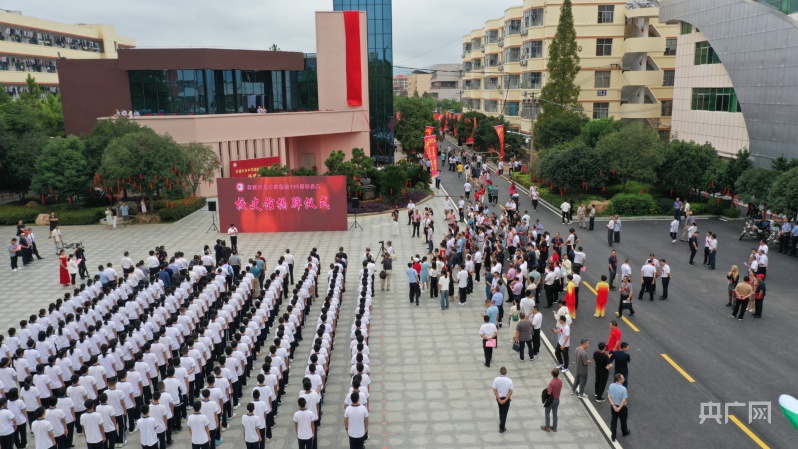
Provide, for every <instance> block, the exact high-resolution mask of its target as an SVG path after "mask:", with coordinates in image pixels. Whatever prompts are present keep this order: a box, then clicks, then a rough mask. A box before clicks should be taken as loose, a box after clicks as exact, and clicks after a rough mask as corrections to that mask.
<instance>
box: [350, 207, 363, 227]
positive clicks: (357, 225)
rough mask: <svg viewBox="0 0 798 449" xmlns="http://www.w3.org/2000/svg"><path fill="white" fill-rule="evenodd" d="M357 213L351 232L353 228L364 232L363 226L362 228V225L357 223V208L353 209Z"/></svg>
mask: <svg viewBox="0 0 798 449" xmlns="http://www.w3.org/2000/svg"><path fill="white" fill-rule="evenodd" d="M353 209H354V211H355V221H353V222H352V226H349V230H350V231H351V230H352V229H353V228H360V230H361V231H363V226H360V223H358V222H357V208H353Z"/></svg>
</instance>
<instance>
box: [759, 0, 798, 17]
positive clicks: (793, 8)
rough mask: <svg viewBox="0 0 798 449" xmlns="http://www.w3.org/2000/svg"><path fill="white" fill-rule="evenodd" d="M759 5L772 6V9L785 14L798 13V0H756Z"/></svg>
mask: <svg viewBox="0 0 798 449" xmlns="http://www.w3.org/2000/svg"><path fill="white" fill-rule="evenodd" d="M756 1H758V2H759V3H762V4H764V5H767V6H770V7H771V8H773V9H775V10H778V11H781V12H783V13H784V14H793V13H796V12H798V1H797V0H756Z"/></svg>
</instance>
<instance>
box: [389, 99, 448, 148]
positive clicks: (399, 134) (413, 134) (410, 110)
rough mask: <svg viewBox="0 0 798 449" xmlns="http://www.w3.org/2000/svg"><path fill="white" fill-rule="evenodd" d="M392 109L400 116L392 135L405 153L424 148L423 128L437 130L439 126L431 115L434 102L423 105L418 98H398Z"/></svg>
mask: <svg viewBox="0 0 798 449" xmlns="http://www.w3.org/2000/svg"><path fill="white" fill-rule="evenodd" d="M394 107H395V108H396V111H397V112H398V113H399V116H400V119H399V121H397V122H396V125H395V126H394V133H395V135H396V139H397V140H398V141H399V142H400V143H401V144H402V148H403V149H404V150H405V151H411V150H420V149H422V148H424V128H425V127H426V126H435V129H436V130H437V129H438V127H439V126H440V123H439V122H438V121H436V120H435V118H434V115H433V114H434V112H433V111H434V101H433V102H431V103H430V102H427V104H425V102H424V101H423V100H422V99H421V98H420V97H410V98H404V97H398V98H396V99H395V100H394Z"/></svg>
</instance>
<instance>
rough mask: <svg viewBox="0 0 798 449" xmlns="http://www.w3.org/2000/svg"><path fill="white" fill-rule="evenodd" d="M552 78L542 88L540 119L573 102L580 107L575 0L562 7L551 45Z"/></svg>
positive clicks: (566, 1) (558, 111)
mask: <svg viewBox="0 0 798 449" xmlns="http://www.w3.org/2000/svg"><path fill="white" fill-rule="evenodd" d="M547 67H548V69H549V74H548V79H547V81H546V84H545V85H544V86H543V89H541V91H540V98H541V99H542V100H543V101H542V102H541V108H542V112H541V115H540V117H539V118H538V119H540V118H543V117H545V116H546V115H549V116H551V115H556V114H559V113H560V112H562V111H564V110H565V109H564V108H567V107H569V106H573V107H578V106H579V103H578V99H579V90H580V88H579V86H577V85H576V84H574V79H575V78H576V75H577V74H578V73H579V70H580V69H581V67H580V66H579V55H578V54H577V46H576V29H575V28H574V14H573V10H572V7H571V0H565V1H564V2H563V4H562V6H561V7H560V21H559V23H558V24H557V31H556V33H555V34H554V39H552V41H551V45H549V61H548V65H547Z"/></svg>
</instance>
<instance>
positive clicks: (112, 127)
mask: <svg viewBox="0 0 798 449" xmlns="http://www.w3.org/2000/svg"><path fill="white" fill-rule="evenodd" d="M142 129H143V128H142V127H141V125H139V124H138V123H136V122H134V121H131V120H128V119H126V118H119V119H115V120H98V121H97V124H96V125H94V129H92V130H91V132H90V133H89V134H84V135H82V136H81V138H82V139H83V143H84V152H85V153H84V156H85V158H86V162H88V163H89V167H91V170H92V172H96V171H97V170H98V169H99V168H100V163H101V162H102V158H103V152H104V151H105V148H106V147H107V146H108V144H109V143H111V141H112V140H114V139H116V138H117V137H122V136H124V135H126V134H130V133H135V132H138V131H141V130H142Z"/></svg>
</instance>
